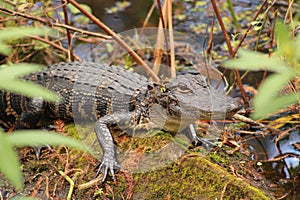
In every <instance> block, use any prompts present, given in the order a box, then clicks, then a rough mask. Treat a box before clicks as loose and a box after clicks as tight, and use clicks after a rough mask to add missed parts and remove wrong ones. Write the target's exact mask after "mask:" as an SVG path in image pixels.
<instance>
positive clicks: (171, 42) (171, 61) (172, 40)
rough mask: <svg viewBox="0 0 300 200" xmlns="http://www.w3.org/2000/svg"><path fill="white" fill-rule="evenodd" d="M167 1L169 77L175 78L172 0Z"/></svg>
mask: <svg viewBox="0 0 300 200" xmlns="http://www.w3.org/2000/svg"><path fill="white" fill-rule="evenodd" d="M167 2H168V6H167V7H168V28H169V35H170V68H171V69H170V72H171V78H176V66H175V45H174V31H173V21H172V19H173V18H172V0H167Z"/></svg>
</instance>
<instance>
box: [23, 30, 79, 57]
mask: <svg viewBox="0 0 300 200" xmlns="http://www.w3.org/2000/svg"><path fill="white" fill-rule="evenodd" d="M28 36H29V37H31V38H33V39H36V40H39V41H41V42H44V43H46V44H49V45H51V46H53V47H55V48H57V49H59V50H61V51H63V52H64V53H66V54H68V53H69V51H68V50H67V49H65V48H63V47H61V46H59V45H58V44H55V43H54V42H51V41H49V40H46V39H44V38H41V37H38V36H34V35H28ZM74 58H75V59H76V60H77V61H81V59H80V58H79V57H78V56H76V55H74Z"/></svg>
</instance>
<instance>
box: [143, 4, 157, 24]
mask: <svg viewBox="0 0 300 200" xmlns="http://www.w3.org/2000/svg"><path fill="white" fill-rule="evenodd" d="M154 9H155V1H153V4H152V6H151V8H150V10H149V12H148V14H147V16H146V18H145V21H144V23H143V28H145V27H146V26H147V24H148V22H149V20H150V17H151V15H152V13H153V11H154Z"/></svg>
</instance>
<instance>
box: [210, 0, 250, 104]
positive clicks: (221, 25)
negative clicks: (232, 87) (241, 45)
mask: <svg viewBox="0 0 300 200" xmlns="http://www.w3.org/2000/svg"><path fill="white" fill-rule="evenodd" d="M211 3H212V6H213V9H214V11H215V14H216V16H217V19H218V21H219V24H220V27H221V29H222V33H223V35H224V38H225V41H226V44H227V47H228V52H229V54H230V57H231V58H234V52H233V49H232V46H231V43H230V39H229V36H228V33H227V30H226V28H225V25H224V23H223V20H222V17H221V15H220V12H219V8H218V6H217V4H216V1H215V0H211ZM233 71H234V74H235V77H236V81H237V84H238V86H239V88H240V92H241V96H242V99H243V101H244V104H245V107H246V108H248V107H249V102H248V100H247V97H246V93H245V90H244V88H243V83H242V80H241V77H240V74H239V71H238V70H237V69H234V70H233Z"/></svg>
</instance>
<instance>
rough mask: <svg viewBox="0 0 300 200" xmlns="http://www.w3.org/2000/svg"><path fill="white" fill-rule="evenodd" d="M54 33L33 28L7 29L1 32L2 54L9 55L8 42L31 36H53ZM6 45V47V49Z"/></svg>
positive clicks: (49, 30)
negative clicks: (6, 43)
mask: <svg viewBox="0 0 300 200" xmlns="http://www.w3.org/2000/svg"><path fill="white" fill-rule="evenodd" d="M53 33H54V32H53V31H52V30H51V29H48V28H43V29H41V28H32V27H18V28H6V29H5V30H0V47H1V48H0V53H2V54H4V55H9V54H10V53H11V50H10V49H9V48H8V47H7V46H6V45H5V42H6V41H7V40H13V39H18V38H23V37H26V34H29V35H53ZM4 45H5V47H4Z"/></svg>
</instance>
